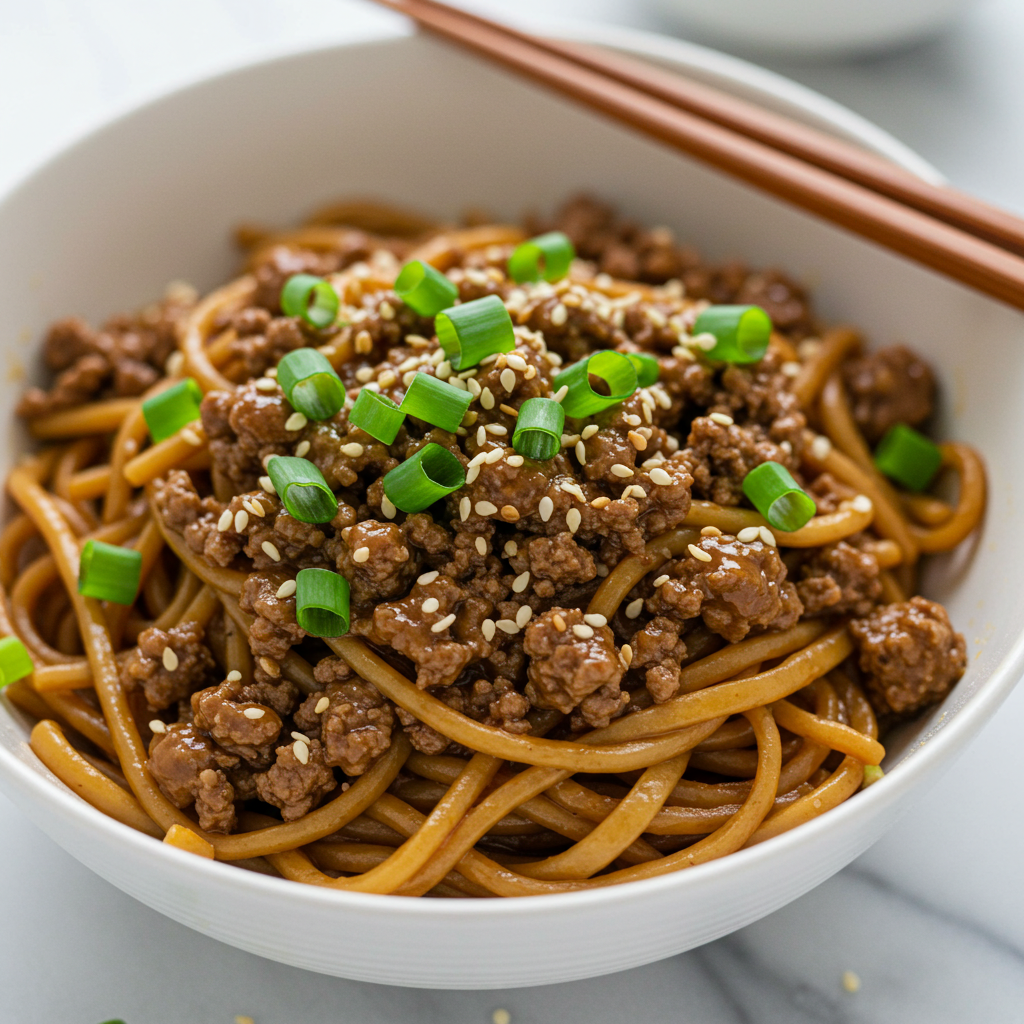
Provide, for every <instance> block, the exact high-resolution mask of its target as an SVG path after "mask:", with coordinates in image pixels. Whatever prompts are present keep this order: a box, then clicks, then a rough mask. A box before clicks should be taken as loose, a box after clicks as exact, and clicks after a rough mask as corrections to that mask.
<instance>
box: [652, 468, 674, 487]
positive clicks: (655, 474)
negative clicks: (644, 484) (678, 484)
mask: <svg viewBox="0 0 1024 1024" xmlns="http://www.w3.org/2000/svg"><path fill="white" fill-rule="evenodd" d="M650 477H651V483H652V484H658V485H659V486H660V487H668V486H669V485H670V484H671V483H672V477H670V476H669V475H668V473H666V472H665V470H663V469H662V468H661V467H660V466H656V467H655V468H654V469H652V470H651V472H650Z"/></svg>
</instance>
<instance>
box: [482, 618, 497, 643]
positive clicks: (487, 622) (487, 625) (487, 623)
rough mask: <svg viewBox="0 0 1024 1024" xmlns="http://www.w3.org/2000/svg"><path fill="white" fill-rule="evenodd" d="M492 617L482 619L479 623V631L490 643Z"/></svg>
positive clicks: (492, 636)
mask: <svg viewBox="0 0 1024 1024" xmlns="http://www.w3.org/2000/svg"><path fill="white" fill-rule="evenodd" d="M494 628H495V627H494V619H484V621H483V622H481V623H480V632H481V633H483V635H484V639H485V640H486V641H487V642H488V643H490V642H491V641H492V640H493V639H494Z"/></svg>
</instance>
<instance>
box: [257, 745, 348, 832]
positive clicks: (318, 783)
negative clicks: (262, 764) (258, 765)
mask: <svg viewBox="0 0 1024 1024" xmlns="http://www.w3.org/2000/svg"><path fill="white" fill-rule="evenodd" d="M307 748H308V750H309V757H308V760H307V763H306V764H303V763H302V761H301V760H299V758H298V757H297V756H296V754H295V744H294V743H290V744H288V745H287V746H283V747H278V748H277V751H276V754H277V760H276V761H275V762H274V764H273V765H272V766H271V768H270V769H269V770H268V771H266V772H262V773H261V774H259V775H257V776H256V792H257V793H258V794H259V798H260V799H261V800H262V801H263V802H264V803H268V804H273V806H274V807H277V808H279V809H280V811H281V817H282V818H284V820H285V821H295V819H296V818H301V817H302V816H303V815H304V814H307V813H308V812H309V811H311V810H312V809H313V808H314V807H316V806H317V805H318V804H319V803H320V801H321V800H322V799H323V798H324V797H325V796H326V795H327V794H328V793H330V792H331V791H332V790H333V789H334V788H335V787H336V786H337V784H338V783H337V782H336V781H335V778H334V775H333V774H332V773H331V769H330V768H328V767H327V765H326V764H325V762H324V748H323V746H322V745H321V743H320V741H319V740H310V742H309V744H308V747H307Z"/></svg>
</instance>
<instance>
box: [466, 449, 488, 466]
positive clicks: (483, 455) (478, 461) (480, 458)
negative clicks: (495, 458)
mask: <svg viewBox="0 0 1024 1024" xmlns="http://www.w3.org/2000/svg"><path fill="white" fill-rule="evenodd" d="M487 454H488V453H487V452H477V453H476V455H474V456H473V458H471V459H470V460H469V468H470V469H476V467H477V466H482V465H483V464H484V463H485V462H486V461H487Z"/></svg>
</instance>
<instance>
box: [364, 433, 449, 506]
mask: <svg viewBox="0 0 1024 1024" xmlns="http://www.w3.org/2000/svg"><path fill="white" fill-rule="evenodd" d="M465 482H466V471H465V469H464V468H463V466H462V463H461V462H460V461H459V460H458V459H457V458H456V457H455V456H454V455H453V454H452V453H451V452H450V451H449V450H448V449H447V448H442V447H441V446H440V445H439V444H433V443H431V444H428V445H426V446H424V447H423V448H421V449H420V450H419V451H418V452H416V454H415V455H413V456H411V457H410V458H408V459H406V460H405V462H403V463H402V464H401V465H399V466H396V467H395V468H394V469H392V470H391V471H390V472H389V473H387V474H386V475H385V477H384V493H385V494H386V495H387V496H388V499H389V500H390V501H391V503H392V504H393V505H394V506H395V507H396V508H400V509H401V510H402V511H403V512H409V513H412V512H422V511H423V510H424V509H425V508H428V507H429V506H431V505H433V504H434V502H435V501H438V500H440V499H441V498H443V497H445V496H446V495H448V494H451V493H452V491H457V490H458V489H459V488H460V487H462V486H463V484H465Z"/></svg>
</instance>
